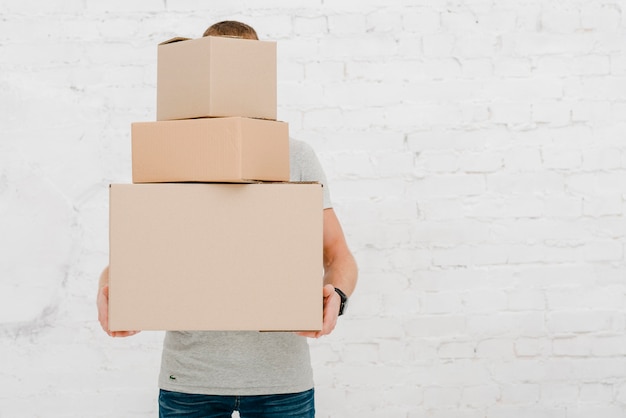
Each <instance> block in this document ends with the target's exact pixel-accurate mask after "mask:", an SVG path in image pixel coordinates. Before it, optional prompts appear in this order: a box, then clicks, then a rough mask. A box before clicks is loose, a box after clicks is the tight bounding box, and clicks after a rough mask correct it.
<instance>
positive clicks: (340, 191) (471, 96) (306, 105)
mask: <svg viewBox="0 0 626 418" xmlns="http://www.w3.org/2000/svg"><path fill="white" fill-rule="evenodd" d="M226 18H234V19H241V20H244V21H246V22H248V23H250V24H252V25H253V26H254V27H256V29H257V31H258V32H259V34H260V36H261V37H263V38H266V39H275V40H277V41H278V42H279V44H278V45H279V50H278V51H279V117H280V118H281V119H283V120H285V121H287V122H289V123H290V130H291V134H292V135H293V136H295V137H298V138H301V139H304V140H307V141H309V142H310V143H311V144H312V145H313V147H314V148H315V149H316V150H317V151H318V154H319V156H320V158H321V160H322V162H323V164H324V166H325V168H326V171H327V173H328V176H329V179H330V181H331V187H332V193H333V198H334V202H335V207H336V210H337V212H338V215H339V217H340V219H341V220H342V221H343V225H344V230H345V232H346V234H347V236H348V239H349V243H350V245H351V247H352V249H353V251H354V253H355V256H356V257H357V260H358V262H359V265H360V270H361V273H360V283H359V287H358V290H357V292H356V293H355V295H354V298H353V300H352V303H351V305H350V311H349V315H348V316H346V317H345V318H342V319H341V321H340V324H339V327H338V328H337V330H336V332H335V333H334V334H333V335H332V336H329V337H326V338H323V339H320V340H317V341H312V342H311V347H312V355H313V363H314V367H315V374H316V381H317V408H318V416H320V417H333V418H334V417H358V418H362V417H390V416H393V417H411V418H422V417H423V418H426V417H428V418H478V417H480V418H485V417H487V418H529V417H532V418H544V417H545V418H579V417H580V418H582V417H584V418H587V417H603V418H613V417H615V418H618V417H619V418H622V417H624V416H626V335H625V334H626V282H625V280H624V279H625V277H626V261H625V258H624V257H625V254H624V251H625V250H624V245H625V244H626V206H625V204H624V199H625V196H626V192H625V190H626V189H625V185H626V145H625V137H624V135H625V133H626V43H624V39H626V4H625V3H624V2H622V1H620V0H602V1H600V0H584V1H583V0H572V1H569V2H565V3H563V2H559V3H558V4H557V3H556V2H551V1H548V0H522V1H519V0H516V1H510V0H503V1H496V2H493V1H483V0H467V1H464V2H449V1H442V0H437V1H426V0H411V1H409V0H393V1H389V0H366V1H364V0H316V1H294V0H272V1H269V2H256V1H252V0H232V1H229V2H204V1H198V0H159V1H157V0H141V1H140V0H115V1H106V2H102V1H95V0H71V1H69V0H68V1H60V0H51V1H45V2H41V1H35V0H4V1H0V91H1V92H2V93H1V95H0V127H1V131H2V134H1V139H0V274H1V276H2V280H0V359H2V362H1V364H2V367H0V417H1V418H14V417H29V418H30V417H46V418H51V417H153V416H155V414H156V410H157V405H156V395H157V389H156V376H157V373H158V365H159V356H160V344H161V339H162V334H161V333H152V332H144V333H142V334H139V335H138V336H136V337H133V338H131V339H121V340H117V339H116V340H113V339H110V338H108V337H107V336H106V335H105V334H104V333H102V332H101V330H100V329H99V325H98V324H97V322H96V312H95V304H94V302H95V300H94V299H95V290H96V282H97V278H98V275H99V273H100V270H101V269H102V267H103V266H104V265H105V264H106V262H107V256H108V255H107V251H108V235H107V228H108V225H107V208H108V198H107V196H108V195H107V184H108V183H109V182H129V181H130V144H129V139H130V138H129V137H130V135H129V133H130V123H131V122H134V121H145V120H154V117H155V98H156V92H155V78H156V44H157V43H158V42H159V41H161V40H164V39H167V38H169V37H171V36H175V35H181V36H200V35H201V33H202V32H203V31H204V29H205V28H206V26H208V25H209V24H210V23H212V22H214V21H217V20H222V19H226Z"/></svg>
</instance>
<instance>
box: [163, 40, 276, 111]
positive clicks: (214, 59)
mask: <svg viewBox="0 0 626 418" xmlns="http://www.w3.org/2000/svg"><path fill="white" fill-rule="evenodd" d="M276 109H277V107H276V43H275V42H268V41H256V40H249V39H236V38H227V37H213V36H207V37H204V38H200V39H184V38H174V39H171V40H170V41H166V42H164V43H162V44H160V45H159V46H158V58H157V120H172V119H191V118H199V117H209V116H210V117H224V116H244V117H250V118H261V119H272V120H273V119H276Z"/></svg>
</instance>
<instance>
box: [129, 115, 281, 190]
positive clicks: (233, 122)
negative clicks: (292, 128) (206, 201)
mask: <svg viewBox="0 0 626 418" xmlns="http://www.w3.org/2000/svg"><path fill="white" fill-rule="evenodd" d="M132 168H133V182H134V183H155V182H162V183H165V182H250V181H289V128H288V125H287V124H286V123H284V122H276V121H268V120H260V119H249V118H239V117H233V118H202V119H188V120H178V121H162V122H140V123H133V124H132Z"/></svg>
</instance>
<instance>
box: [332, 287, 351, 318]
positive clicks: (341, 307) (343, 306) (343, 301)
mask: <svg viewBox="0 0 626 418" xmlns="http://www.w3.org/2000/svg"><path fill="white" fill-rule="evenodd" d="M335 292H337V294H338V295H339V297H340V298H341V305H339V316H341V315H343V313H344V312H345V311H346V307H347V306H348V296H346V294H345V293H343V291H342V290H341V289H339V288H337V287H336V288H335Z"/></svg>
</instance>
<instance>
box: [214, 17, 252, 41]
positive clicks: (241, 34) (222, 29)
mask: <svg viewBox="0 0 626 418" xmlns="http://www.w3.org/2000/svg"><path fill="white" fill-rule="evenodd" d="M202 36H232V37H235V38H243V39H255V40H258V39H259V37H258V36H257V34H256V31H255V30H254V29H253V28H252V27H251V26H248V25H246V24H245V23H241V22H237V21H235V20H224V21H223V22H217V23H215V24H213V25H211V26H209V28H208V29H207V30H206V31H204V34H203V35H202Z"/></svg>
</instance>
